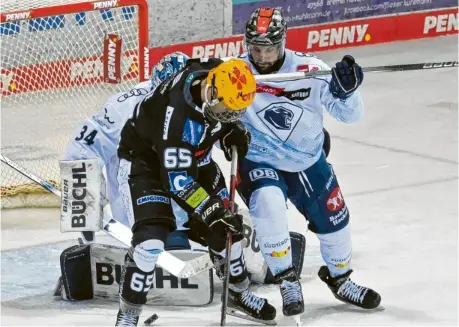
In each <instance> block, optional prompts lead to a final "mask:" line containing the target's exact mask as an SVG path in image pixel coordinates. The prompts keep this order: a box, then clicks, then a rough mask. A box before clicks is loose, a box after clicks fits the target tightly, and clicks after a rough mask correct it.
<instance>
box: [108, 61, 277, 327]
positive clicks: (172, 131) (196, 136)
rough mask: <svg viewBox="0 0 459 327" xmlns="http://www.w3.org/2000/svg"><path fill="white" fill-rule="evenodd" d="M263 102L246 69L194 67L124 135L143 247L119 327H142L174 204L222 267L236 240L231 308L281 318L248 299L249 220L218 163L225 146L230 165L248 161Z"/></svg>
mask: <svg viewBox="0 0 459 327" xmlns="http://www.w3.org/2000/svg"><path fill="white" fill-rule="evenodd" d="M255 92H256V83H255V79H254V77H253V75H252V73H251V71H250V69H249V67H248V65H247V64H246V63H244V62H243V61H242V60H239V59H231V60H229V61H226V62H223V61H222V60H220V59H208V60H205V61H204V60H197V59H191V60H189V61H188V62H187V65H186V66H185V68H184V69H183V70H182V71H180V72H178V73H177V74H175V75H173V76H172V77H171V78H170V79H168V80H166V81H165V82H163V83H162V84H160V85H159V86H158V87H157V88H156V89H155V90H154V92H152V94H150V95H148V96H147V97H146V98H145V100H144V101H143V102H141V103H140V104H139V105H138V107H137V108H136V109H135V110H134V113H133V115H132V117H131V118H130V119H129V120H128V121H127V122H126V124H125V126H124V127H123V130H122V132H121V139H120V144H119V148H118V155H119V157H120V168H119V172H118V183H119V188H120V194H121V195H122V198H123V203H124V206H125V208H126V211H127V213H128V217H129V220H130V222H131V227H132V233H133V237H132V243H131V245H132V246H131V248H130V249H129V251H128V253H127V254H126V257H125V263H124V266H123V269H122V274H121V279H120V310H119V312H118V316H117V321H116V325H117V326H136V325H137V322H138V319H139V315H140V313H141V310H142V305H143V304H145V303H146V296H147V293H148V291H149V289H150V287H151V284H152V278H153V274H154V269H155V265H156V261H157V258H158V255H159V253H161V251H163V250H164V243H165V242H166V238H167V236H168V234H169V233H170V232H171V231H173V230H174V229H175V228H176V224H175V218H174V214H173V212H172V207H171V199H173V200H175V201H176V202H177V203H178V204H179V205H180V206H181V207H182V208H183V209H184V210H185V211H187V213H188V215H189V221H188V226H189V227H190V230H189V237H190V239H192V240H194V241H196V242H200V243H201V244H204V245H208V246H209V249H210V250H209V253H210V255H211V257H212V258H213V259H214V260H215V259H217V260H218V259H221V258H222V257H223V256H224V255H225V251H224V248H225V242H226V232H227V231H231V232H232V233H233V242H234V245H233V247H232V253H231V263H230V269H229V271H230V286H229V301H228V306H229V307H230V308H232V309H237V310H239V311H243V312H244V313H245V314H248V315H250V316H252V317H253V318H256V319H261V320H273V319H274V318H275V316H276V310H275V308H274V307H273V306H271V305H270V304H269V303H268V301H267V300H266V299H263V298H259V297H257V296H256V295H255V294H253V293H251V292H250V291H249V290H248V285H249V280H248V274H247V269H246V267H245V262H244V258H243V255H242V247H241V244H240V240H242V238H243V236H242V216H241V215H239V214H234V215H233V214H231V212H230V211H229V209H228V197H229V196H228V191H227V189H226V186H225V181H224V177H223V174H222V172H221V171H220V169H219V167H218V165H217V164H216V163H215V162H214V161H213V160H212V158H211V156H210V150H211V148H212V146H213V145H214V143H215V142H217V141H220V147H221V149H222V150H223V151H224V153H225V157H226V159H227V160H231V151H230V149H231V147H232V146H236V147H237V149H238V154H239V156H240V157H241V158H242V157H244V156H245V155H246V153H247V151H248V146H249V142H250V133H248V131H247V130H246V128H245V127H244V125H243V124H242V123H240V122H239V121H238V120H239V118H240V117H241V115H242V114H243V113H244V112H245V110H246V108H247V106H249V105H250V104H251V103H252V102H253V99H254V97H255Z"/></svg>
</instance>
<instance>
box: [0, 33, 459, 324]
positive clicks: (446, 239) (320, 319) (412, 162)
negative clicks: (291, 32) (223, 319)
mask: <svg viewBox="0 0 459 327" xmlns="http://www.w3.org/2000/svg"><path fill="white" fill-rule="evenodd" d="M347 53H350V54H353V55H354V56H355V58H356V60H357V61H358V62H359V63H360V64H361V65H362V66H374V65H384V64H396V63H412V62H425V61H429V62H430V61H444V60H457V56H458V52H457V36H450V37H442V38H437V39H426V40H418V41H410V42H403V43H393V44H382V45H375V46H369V47H364V48H355V49H347V50H340V51H330V52H328V53H323V54H320V56H321V57H322V58H324V59H325V60H326V61H327V62H329V63H333V62H335V61H336V60H339V59H340V58H341V56H342V55H343V54H347ZM362 94H363V97H364V101H365V105H366V116H365V119H364V121H363V122H361V123H359V124H357V125H345V124H342V123H338V122H335V121H334V120H333V119H331V118H329V117H327V118H326V122H325V125H326V127H327V129H328V130H329V131H330V134H331V137H332V150H331V155H330V158H329V159H330V162H331V163H333V165H334V168H335V172H336V174H337V176H338V180H339V182H340V185H341V189H342V192H343V195H344V197H345V199H346V201H347V204H348V206H349V209H350V213H351V222H352V230H353V269H354V273H353V275H352V277H353V279H354V280H355V281H356V282H357V283H360V284H363V285H367V286H370V287H372V288H374V289H375V290H377V291H378V292H380V293H381V295H382V304H383V305H384V307H385V308H386V309H385V310H384V311H375V312H368V311H363V310H360V309H356V308H353V307H351V306H349V305H345V304H342V303H341V302H338V301H337V300H336V299H335V298H334V297H333V296H332V294H331V293H330V291H329V290H328V289H327V287H326V286H325V284H324V283H322V282H321V281H320V280H319V278H318V277H317V271H318V269H319V267H320V265H321V264H322V262H321V259H320V255H319V251H318V241H317V239H316V237H315V236H314V235H313V234H312V233H310V232H308V233H306V223H305V221H304V219H303V218H302V217H301V216H300V215H299V214H298V212H297V211H296V210H295V209H291V212H290V228H291V229H295V230H296V231H299V232H303V233H306V238H307V242H308V248H307V255H306V260H305V262H304V267H303V274H302V284H303V292H304V296H305V302H306V304H305V313H304V314H303V315H302V317H301V322H302V325H303V326H313V325H347V326H361V325H397V326H399V325H457V324H458V313H457V312H458V292H457V291H458V238H457V237H458V235H457V231H458V220H457V218H458V167H457V163H458V161H457V160H458V153H457V151H458V143H457V133H458V125H457V124H458V79H457V69H445V70H432V71H413V72H398V73H384V74H367V75H366V76H365V81H364V84H363V86H362ZM218 154H219V155H220V153H218ZM220 162H221V160H220ZM222 166H223V170H224V171H228V172H229V165H227V163H226V162H224V163H223V164H222ZM1 236H2V244H1V249H2V258H1V264H2V271H1V273H2V276H1V280H2V286H1V299H2V303H1V304H2V313H1V324H2V325H4V326H6V325H41V326H45V325H46V326H57V325H59V326H63V325H65V326H82V325H98V326H110V325H111V326H113V325H114V323H115V315H116V312H117V305H116V303H103V302H96V301H86V302H80V303H68V302H64V301H60V300H56V299H55V298H53V297H52V294H51V293H52V289H53V287H54V282H55V280H56V278H57V277H58V276H59V265H58V258H59V253H60V251H61V250H62V249H64V248H65V247H67V246H69V245H70V244H76V237H77V235H76V234H61V233H60V232H59V220H58V213H57V211H56V210H52V209H40V210H38V209H29V210H27V209H23V210H14V211H2V233H1ZM256 291H257V292H258V294H259V295H261V296H266V297H268V298H269V300H270V301H271V302H272V303H273V304H274V305H275V306H276V307H277V308H278V323H279V324H280V325H292V326H294V325H295V322H294V321H293V320H292V319H288V318H285V317H283V316H282V311H281V299H280V294H279V291H278V289H277V287H276V286H270V287H264V288H258V289H256ZM216 292H217V294H216V296H215V300H214V302H213V303H212V304H211V305H209V306H207V307H202V308H191V309H190V308H185V307H183V308H176V307H167V308H165V307H146V308H145V310H144V315H143V316H142V318H141V321H142V322H143V320H144V319H146V318H147V317H149V316H150V315H151V314H152V313H154V312H156V313H157V314H158V315H159V319H158V321H156V322H155V325H162V326H171V325H181V326H197V325H207V326H217V325H218V324H219V309H220V301H219V294H220V293H221V286H220V285H219V284H218V285H217V287H216ZM227 323H228V325H255V324H254V323H247V322H245V321H242V320H239V319H237V318H233V317H228V319H227Z"/></svg>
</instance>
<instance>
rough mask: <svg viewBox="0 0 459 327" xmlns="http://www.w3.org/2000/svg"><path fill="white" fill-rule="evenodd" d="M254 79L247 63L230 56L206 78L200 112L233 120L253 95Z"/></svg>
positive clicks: (223, 121) (238, 115)
mask: <svg viewBox="0 0 459 327" xmlns="http://www.w3.org/2000/svg"><path fill="white" fill-rule="evenodd" d="M255 93H256V81H255V77H254V76H253V74H252V72H251V70H250V68H249V66H248V65H247V63H245V62H244V61H242V60H241V59H230V60H228V61H225V62H223V63H221V64H220V65H218V66H217V67H215V68H214V69H212V70H211V71H210V72H209V74H208V75H207V78H206V87H205V92H204V94H205V101H204V114H205V115H206V117H207V118H209V119H211V120H217V121H219V122H222V123H229V122H234V121H237V120H239V119H240V118H241V116H242V115H243V114H244V113H245V111H246V109H247V107H248V106H250V105H251V104H252V103H253V101H254V98H255Z"/></svg>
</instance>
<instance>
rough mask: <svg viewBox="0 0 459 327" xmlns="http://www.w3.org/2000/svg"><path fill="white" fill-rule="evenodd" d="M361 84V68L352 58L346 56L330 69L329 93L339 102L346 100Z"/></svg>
mask: <svg viewBox="0 0 459 327" xmlns="http://www.w3.org/2000/svg"><path fill="white" fill-rule="evenodd" d="M362 82H363V71H362V68H361V67H360V66H359V65H358V64H357V63H356V62H355V60H354V57H352V56H350V55H346V56H344V57H343V59H342V60H341V61H340V62H337V63H336V66H335V67H333V68H332V78H331V81H330V93H331V94H332V95H333V96H334V97H335V98H339V99H341V100H346V99H347V98H348V97H350V96H351V95H352V93H354V91H355V90H357V88H358V87H359V86H360V84H362Z"/></svg>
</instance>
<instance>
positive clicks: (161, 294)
mask: <svg viewBox="0 0 459 327" xmlns="http://www.w3.org/2000/svg"><path fill="white" fill-rule="evenodd" d="M170 253H172V254H173V255H174V256H176V257H177V258H179V259H181V260H184V261H187V260H191V259H194V258H196V257H198V256H202V255H204V253H203V252H196V251H191V250H176V251H170ZM125 254H126V249H123V248H119V247H114V246H109V245H102V244H91V275H92V285H93V291H94V298H105V299H109V300H112V301H119V295H118V289H119V280H120V276H121V268H122V265H123V263H124V256H125ZM213 295H214V288H213V275H212V271H211V270H209V271H208V272H207V273H204V274H199V275H197V276H193V277H190V278H183V279H181V278H177V277H175V276H174V275H172V274H170V273H168V272H167V271H166V270H165V269H162V268H161V267H156V269H155V273H154V276H153V283H152V287H151V289H150V291H149V292H148V296H147V304H149V305H158V306H177V305H183V306H202V305H206V304H209V303H211V302H212V300H213Z"/></svg>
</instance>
